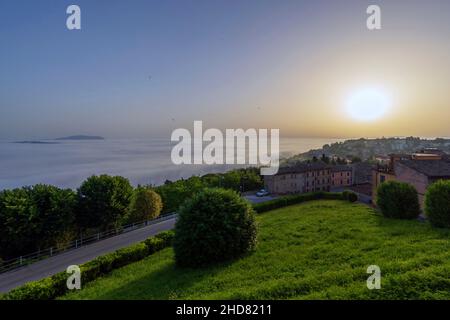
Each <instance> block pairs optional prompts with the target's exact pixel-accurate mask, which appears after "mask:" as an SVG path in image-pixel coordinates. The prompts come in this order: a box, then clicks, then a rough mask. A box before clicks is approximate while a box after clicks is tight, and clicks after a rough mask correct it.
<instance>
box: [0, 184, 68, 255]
mask: <svg viewBox="0 0 450 320" xmlns="http://www.w3.org/2000/svg"><path fill="white" fill-rule="evenodd" d="M74 207H75V193H74V192H73V191H72V190H69V189H67V190H62V189H59V188H57V187H53V186H48V185H35V186H33V187H24V188H20V189H14V190H4V191H2V192H0V255H1V256H2V257H15V256H18V255H23V254H27V253H31V252H34V251H37V250H38V249H46V248H48V247H51V246H57V245H58V242H59V240H60V239H61V238H64V237H65V235H66V234H67V233H70V232H71V231H73V229H74Z"/></svg>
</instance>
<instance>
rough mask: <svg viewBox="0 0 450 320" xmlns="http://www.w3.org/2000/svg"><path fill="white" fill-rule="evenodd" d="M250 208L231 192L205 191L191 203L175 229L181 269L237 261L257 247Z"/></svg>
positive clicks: (184, 210) (182, 212) (221, 190)
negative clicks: (235, 259) (236, 259)
mask: <svg viewBox="0 0 450 320" xmlns="http://www.w3.org/2000/svg"><path fill="white" fill-rule="evenodd" d="M256 232H257V230H256V223H255V218H254V212H253V209H252V207H251V205H250V204H249V203H248V202H247V201H246V200H244V199H242V198H241V197H239V195H238V194H237V193H236V192H234V191H231V190H224V189H205V190H204V191H202V192H200V193H198V194H196V195H195V196H194V197H193V198H192V199H188V200H187V201H186V202H185V203H184V204H183V206H182V207H181V209H180V212H179V215H178V220H177V222H176V226H175V239H174V251H175V260H176V263H177V265H179V266H187V267H200V266H206V265H209V264H214V263H218V262H222V261H226V260H230V259H234V258H237V257H239V256H241V255H243V254H245V253H247V252H249V251H251V250H252V249H253V248H254V247H255V245H256Z"/></svg>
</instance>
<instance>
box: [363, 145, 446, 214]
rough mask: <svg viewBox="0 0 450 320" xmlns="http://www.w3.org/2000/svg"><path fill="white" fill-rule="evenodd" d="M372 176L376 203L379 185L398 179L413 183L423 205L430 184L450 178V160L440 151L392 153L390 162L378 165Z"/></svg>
mask: <svg viewBox="0 0 450 320" xmlns="http://www.w3.org/2000/svg"><path fill="white" fill-rule="evenodd" d="M372 177H373V189H372V199H374V201H375V203H376V193H377V189H378V186H379V185H380V184H382V183H383V182H385V181H389V180H396V181H401V182H406V183H409V184H411V185H413V186H414V188H416V190H417V193H418V195H419V202H420V204H421V206H422V207H423V203H424V198H425V192H426V190H427V188H428V186H429V185H430V184H432V183H433V182H435V181H437V180H447V179H450V160H449V159H448V157H446V156H445V155H442V154H438V153H435V154H431V153H424V152H421V153H416V154H411V155H391V160H390V162H389V164H388V165H385V166H378V167H377V168H376V169H375V170H374V171H373V176H372Z"/></svg>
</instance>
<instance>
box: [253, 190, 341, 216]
mask: <svg viewBox="0 0 450 320" xmlns="http://www.w3.org/2000/svg"><path fill="white" fill-rule="evenodd" d="M321 199H327V200H347V198H345V197H344V196H343V194H342V193H341V192H323V191H319V192H311V193H302V194H298V195H290V196H283V197H279V198H276V199H274V200H270V201H266V202H262V203H256V204H254V205H253V209H254V210H255V211H256V212H257V213H262V212H266V211H270V210H274V209H278V208H282V207H286V206H290V205H294V204H299V203H303V202H307V201H312V200H321Z"/></svg>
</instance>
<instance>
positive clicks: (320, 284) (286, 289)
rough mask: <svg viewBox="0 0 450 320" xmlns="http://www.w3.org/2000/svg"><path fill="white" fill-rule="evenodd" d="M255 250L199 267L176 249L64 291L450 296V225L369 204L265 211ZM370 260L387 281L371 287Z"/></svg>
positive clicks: (97, 295)
mask: <svg viewBox="0 0 450 320" xmlns="http://www.w3.org/2000/svg"><path fill="white" fill-rule="evenodd" d="M257 219H258V224H259V236H258V241H259V242H258V247H257V249H256V251H255V252H253V253H252V254H250V255H248V256H246V257H244V258H242V259H240V260H237V261H232V262H229V263H225V264H222V265H219V266H215V267H210V268H204V269H200V270H193V269H181V268H177V267H175V265H174V260H173V251H172V249H165V250H163V251H160V252H158V253H156V254H154V255H152V256H150V257H148V258H146V259H144V260H142V261H139V262H136V263H133V264H130V265H128V266H126V267H123V268H121V269H118V270H115V271H114V272H112V273H111V274H109V275H108V276H105V277H103V278H100V279H97V280H96V281H94V282H91V283H89V284H87V285H86V286H85V287H84V288H83V289H82V290H80V291H77V292H72V293H70V294H68V295H66V296H64V297H62V298H63V299H450V231H449V230H446V229H436V228H433V227H431V226H430V225H429V224H428V223H426V222H419V221H402V220H394V219H386V218H383V217H382V216H380V215H379V214H378V213H377V212H376V211H374V210H373V209H371V208H369V207H367V206H365V205H362V204H351V203H348V202H344V201H331V200H329V201H328V200H322V201H313V202H309V203H304V204H301V205H296V206H291V207H286V208H282V209H278V210H274V211H271V212H267V213H264V214H261V215H259V216H258V218H257ZM369 265H378V266H379V267H380V268H381V273H382V278H381V289H380V290H369V289H368V288H367V286H366V280H367V278H368V277H369V276H370V274H367V273H366V270H367V267H368V266H369Z"/></svg>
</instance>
